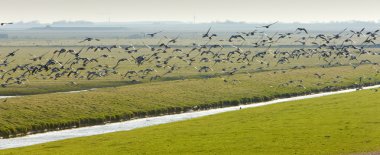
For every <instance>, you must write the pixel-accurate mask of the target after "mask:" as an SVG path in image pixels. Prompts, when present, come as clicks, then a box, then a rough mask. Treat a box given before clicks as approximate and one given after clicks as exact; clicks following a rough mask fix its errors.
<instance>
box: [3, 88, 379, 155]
mask: <svg viewBox="0 0 380 155" xmlns="http://www.w3.org/2000/svg"><path fill="white" fill-rule="evenodd" d="M379 98H380V92H374V91H373V90H363V91H358V92H353V93H347V94H339V95H333V96H326V97H320V98H314V99H306V100H301V101H293V102H287V103H281V104H276V105H269V106H265V107H258V108H252V109H244V110H240V111H234V112H228V113H223V114H218V115H212V116H206V117H202V118H197V119H193V120H188V121H182V122H175V123H170V124H164V125H158V126H153V127H146V128H141V129H136V130H132V131H126V132H116V133H111V134H104V135H98V136H90V137H82V138H75V139H69V140H63V141H57V142H51V143H46V144H40V145H35V146H30V147H24V148H16V149H10V150H2V151H0V154H1V155H10V154H17V155H22V154H36V155H37V154H38V155H44V154H83V155H84V154H186V153H188V154H284V155H289V154H305V155H310V154H351V153H360V152H373V151H379V150H380V115H379V111H380V100H378V99H379Z"/></svg>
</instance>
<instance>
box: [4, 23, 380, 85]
mask: <svg viewBox="0 0 380 155" xmlns="http://www.w3.org/2000/svg"><path fill="white" fill-rule="evenodd" d="M276 23H277V22H276ZM276 23H272V24H269V25H264V26H260V27H256V28H254V30H252V31H250V32H238V33H235V34H232V35H230V36H229V37H228V38H226V39H221V38H220V36H219V35H218V34H216V33H212V27H210V28H209V29H208V30H207V31H206V32H205V33H203V34H201V35H200V37H201V38H202V39H201V42H204V43H202V44H199V43H195V42H194V43H192V44H191V45H186V46H184V47H182V48H178V47H180V46H178V45H177V42H178V40H179V38H180V35H178V36H177V37H175V38H169V37H166V36H164V37H163V38H162V39H161V40H160V41H159V43H158V44H156V45H147V44H145V43H143V45H110V46H103V45H102V46H100V45H99V46H94V45H91V46H90V45H84V44H85V43H88V42H100V41H101V39H98V38H91V37H88V38H85V39H83V40H82V41H79V42H78V44H80V45H81V46H82V45H83V46H82V47H81V49H80V50H78V51H77V50H75V49H67V48H61V49H57V50H55V51H51V52H48V53H44V54H42V55H38V56H36V55H33V54H31V57H30V58H29V62H24V63H17V62H18V61H16V60H17V59H18V58H17V55H19V53H21V51H20V50H14V51H11V52H9V53H6V54H5V55H4V54H2V53H0V59H2V60H1V62H0V81H2V83H1V87H7V86H9V85H12V84H19V85H21V84H26V83H28V82H29V79H30V78H31V77H33V78H37V79H54V80H57V79H60V78H69V79H87V80H92V79H95V78H101V77H107V76H110V75H117V76H120V77H121V78H124V79H126V80H131V81H139V80H142V79H150V80H157V79H159V78H162V77H165V76H168V75H170V74H173V73H174V72H177V71H179V70H181V69H183V68H187V69H189V68H190V69H193V70H194V72H199V73H204V72H208V73H209V74H214V75H217V76H219V77H224V76H226V77H231V76H232V75H234V74H237V73H244V74H247V75H248V76H249V77H252V75H251V74H250V73H251V72H252V71H258V70H264V69H265V68H269V67H270V66H272V67H273V66H281V65H285V64H288V65H289V64H294V67H291V69H300V68H305V67H306V66H302V65H297V60H301V59H300V58H302V59H303V60H305V59H308V58H309V59H310V58H318V60H320V62H321V63H323V65H322V67H328V66H338V65H344V64H343V63H342V62H347V63H348V64H349V65H351V66H352V67H354V68H356V67H358V66H359V65H362V64H371V65H379V64H378V63H377V62H373V61H374V60H369V59H365V58H366V57H365V56H364V55H372V56H376V55H380V53H379V52H376V51H371V48H369V47H371V46H376V43H375V41H376V40H377V36H378V32H379V31H380V30H375V31H365V29H364V28H363V29H361V30H360V31H354V30H350V31H349V30H347V29H344V30H343V31H341V32H338V33H335V34H314V35H312V34H310V33H309V32H308V30H307V29H305V28H297V29H296V30H295V31H293V32H286V33H278V32H276V33H274V32H267V30H268V29H269V28H270V27H271V26H273V25H275V24H276ZM7 24H12V23H0V25H1V26H3V25H7ZM161 33H163V32H162V31H159V32H154V33H147V34H146V37H150V38H154V37H157V36H158V35H160V34H161ZM282 40H284V41H285V42H286V43H281V41H282ZM288 44H292V45H293V46H292V47H291V48H281V47H280V45H288ZM173 45H176V46H173ZM363 57H364V58H363ZM20 59H21V58H20ZM217 68H218V69H217ZM276 72H277V71H275V72H274V73H276ZM281 72H286V71H285V70H283V71H281ZM314 76H315V77H316V78H323V76H324V74H319V73H315V74H314ZM339 78H341V77H339V76H337V79H339ZM360 80H361V79H360ZM223 81H224V82H226V83H227V82H233V83H236V82H239V80H237V79H232V80H230V79H228V78H223ZM72 83H74V84H75V82H72ZM291 83H299V84H298V85H297V86H298V87H303V86H302V80H298V81H289V82H287V83H284V84H281V86H287V85H289V84H291Z"/></svg>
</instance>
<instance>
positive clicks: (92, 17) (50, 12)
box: [0, 0, 380, 22]
mask: <svg viewBox="0 0 380 155" xmlns="http://www.w3.org/2000/svg"><path fill="white" fill-rule="evenodd" d="M0 5H1V6H0V22H1V21H3V22H9V21H36V20H37V21H41V22H52V21H58V20H69V21H75V20H88V21H108V19H110V20H111V21H113V22H127V21H187V22H192V21H193V17H194V16H195V17H196V22H211V21H225V20H232V21H245V22H272V21H281V22H294V21H297V22H315V21H318V22H326V21H347V20H361V21H379V19H380V9H379V6H380V0H360V1H354V0H314V1H311V0H0Z"/></svg>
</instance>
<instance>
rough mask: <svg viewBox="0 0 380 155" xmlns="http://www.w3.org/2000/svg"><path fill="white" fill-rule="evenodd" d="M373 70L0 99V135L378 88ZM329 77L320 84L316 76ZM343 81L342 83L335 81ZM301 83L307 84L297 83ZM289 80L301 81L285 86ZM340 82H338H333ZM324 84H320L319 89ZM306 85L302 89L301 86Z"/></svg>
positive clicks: (261, 76)
mask: <svg viewBox="0 0 380 155" xmlns="http://www.w3.org/2000/svg"><path fill="white" fill-rule="evenodd" d="M372 70H373V69H372V66H361V67H360V68H357V69H356V70H355V72H353V69H352V67H349V66H345V67H344V66H343V67H333V68H325V69H321V68H308V69H300V70H288V71H287V72H285V73H276V74H274V73H273V72H260V73H255V74H252V75H253V77H252V78H250V77H248V76H246V75H244V74H238V75H235V76H234V77H235V78H236V79H239V83H235V84H224V83H223V79H221V78H210V79H188V80H175V81H164V82H152V83H142V84H135V85H128V86H122V87H114V88H102V89H97V90H94V91H89V92H82V93H73V94H68V93H51V94H40V95H30V96H24V97H16V98H9V99H6V100H5V99H3V100H0V134H1V136H3V137H8V136H12V135H13V136H14V135H16V134H25V133H27V132H31V131H42V130H45V129H48V130H56V129H58V128H60V129H62V128H71V127H73V126H77V127H78V126H87V125H94V124H102V123H104V122H109V121H111V122H114V121H120V120H126V119H130V118H135V117H146V116H155V115H162V114H170V113H179V112H181V111H187V110H190V109H192V108H193V107H194V106H199V107H200V108H202V109H208V108H216V107H224V106H231V105H238V104H247V103H252V102H259V101H263V100H269V99H273V98H277V97H289V96H294V95H297V94H305V93H306V94H307V93H312V92H319V91H321V90H336V89H339V88H344V87H347V86H352V85H354V84H357V83H358V79H359V77H365V78H364V79H363V80H364V81H363V83H368V84H369V83H377V82H378V81H380V77H378V76H377V74H374V73H373V71H372ZM316 72H318V73H324V74H326V76H325V77H323V78H322V79H319V78H317V77H315V76H314V75H313V73H316ZM337 75H339V76H342V77H341V78H339V79H337V78H336V76H337ZM300 79H302V80H303V81H302V82H297V80H300ZM289 80H293V81H296V82H294V83H291V84H290V85H289V86H281V84H282V83H286V82H288V81H289ZM332 81H337V82H335V83H334V82H332ZM318 83H319V85H317V84H318ZM299 84H302V85H303V86H304V87H305V88H303V87H298V85H299Z"/></svg>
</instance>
